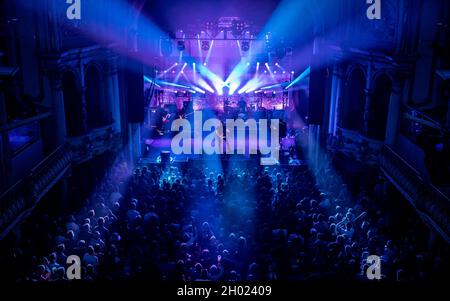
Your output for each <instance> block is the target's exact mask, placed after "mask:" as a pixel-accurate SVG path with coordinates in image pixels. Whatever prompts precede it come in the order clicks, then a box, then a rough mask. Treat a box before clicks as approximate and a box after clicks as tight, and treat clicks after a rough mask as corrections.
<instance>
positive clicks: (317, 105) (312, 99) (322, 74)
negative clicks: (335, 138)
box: [308, 64, 329, 124]
mask: <svg viewBox="0 0 450 301" xmlns="http://www.w3.org/2000/svg"><path fill="white" fill-rule="evenodd" d="M328 76H329V72H328V68H327V66H319V64H316V66H314V65H313V66H312V67H311V74H310V78H309V103H308V124H322V122H323V115H324V107H325V89H326V84H327V79H328Z"/></svg>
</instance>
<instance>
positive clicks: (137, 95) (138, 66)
mask: <svg viewBox="0 0 450 301" xmlns="http://www.w3.org/2000/svg"><path fill="white" fill-rule="evenodd" d="M125 64H126V65H125V66H124V68H125V72H124V74H125V83H126V96H127V109H128V122H130V123H141V122H144V73H143V66H142V63H140V62H138V61H135V60H133V59H128V60H127V61H126V63H125Z"/></svg>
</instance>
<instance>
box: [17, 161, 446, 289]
mask: <svg viewBox="0 0 450 301" xmlns="http://www.w3.org/2000/svg"><path fill="white" fill-rule="evenodd" d="M247 165H250V164H247ZM254 166H255V167H245V168H242V167H239V166H231V167H229V168H228V169H227V170H213V169H209V168H207V167H204V166H198V167H195V166H194V164H192V165H189V166H187V167H175V166H167V167H165V168H163V167H161V166H160V165H150V166H143V167H139V168H134V169H131V168H129V167H128V165H127V164H126V163H121V164H116V165H115V166H114V167H113V168H112V170H111V171H110V172H109V173H108V174H107V176H106V178H105V179H104V180H103V181H102V183H101V184H100V185H99V186H98V187H97V188H96V190H95V191H94V193H93V194H92V196H91V197H90V198H89V199H88V200H86V201H85V203H84V204H83V205H82V208H81V209H80V210H79V211H77V212H76V213H72V214H70V215H69V216H66V217H64V218H63V217H58V216H56V217H55V216H50V215H46V214H40V215H38V216H35V217H33V218H32V219H31V221H29V222H28V224H27V226H28V230H27V231H25V233H24V234H23V236H25V237H22V242H21V244H20V247H16V249H14V252H13V255H12V256H11V261H10V264H14V265H15V266H16V267H17V275H16V276H17V279H18V280H24V281H67V276H66V269H67V266H68V265H67V263H66V260H67V257H68V256H69V255H77V256H79V257H80V258H81V266H82V276H81V277H82V279H84V280H88V281H91V280H125V279H126V280H145V279H155V280H170V281H172V280H176V281H205V280H210V281H241V280H242V281H258V280H309V279H324V278H326V279H339V280H343V279H348V280H367V276H366V270H367V268H368V266H369V264H368V262H367V257H368V256H369V255H377V256H380V257H381V267H382V269H381V273H382V277H383V279H388V280H397V281H402V280H434V279H442V277H444V278H445V277H447V278H448V276H445V275H446V273H445V271H446V270H447V269H448V267H449V262H448V248H447V247H446V246H445V245H444V246H441V247H439V248H437V247H433V246H431V247H430V246H429V245H428V240H427V239H422V237H423V236H424V235H422V234H421V232H426V227H425V226H424V225H423V224H422V222H421V220H420V219H419V218H418V216H417V215H416V213H415V212H414V211H413V210H412V209H411V208H409V207H410V206H409V204H408V203H407V202H406V201H405V200H396V199H389V196H387V189H386V183H385V181H383V180H382V178H380V179H378V180H377V181H376V182H374V183H373V185H366V186H365V187H360V189H359V190H358V191H357V192H349V191H348V188H347V185H346V184H344V183H343V182H342V181H341V180H340V177H339V176H338V174H337V173H336V172H335V171H334V169H333V168H332V166H330V165H326V166H324V167H322V168H320V169H318V170H317V171H316V172H311V171H310V169H309V168H308V167H307V166H285V167H281V166H276V167H262V166H258V165H256V164H255V165H254ZM397 201H398V202H400V201H401V202H404V203H403V205H401V206H400V208H403V209H404V211H402V212H401V213H399V212H392V211H388V210H387V209H386V207H385V205H386V204H388V205H387V206H388V207H389V202H397ZM399 216H401V218H400V217H399ZM425 237H427V235H425Z"/></svg>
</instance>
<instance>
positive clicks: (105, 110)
mask: <svg viewBox="0 0 450 301" xmlns="http://www.w3.org/2000/svg"><path fill="white" fill-rule="evenodd" d="M85 86H86V110H87V123H88V126H89V128H98V127H101V126H105V125H107V124H108V123H109V122H110V121H111V112H110V108H109V106H108V104H107V102H106V97H105V91H104V83H103V79H102V75H101V73H100V71H99V69H98V68H96V67H94V66H90V67H88V69H87V71H86V75H85Z"/></svg>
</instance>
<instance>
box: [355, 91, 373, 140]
mask: <svg viewBox="0 0 450 301" xmlns="http://www.w3.org/2000/svg"><path fill="white" fill-rule="evenodd" d="M364 94H365V95H366V100H365V104H364V125H363V130H362V134H364V135H366V136H367V134H368V132H369V123H370V118H371V112H370V108H371V105H372V96H373V90H371V89H364ZM355 118H357V116H355Z"/></svg>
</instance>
